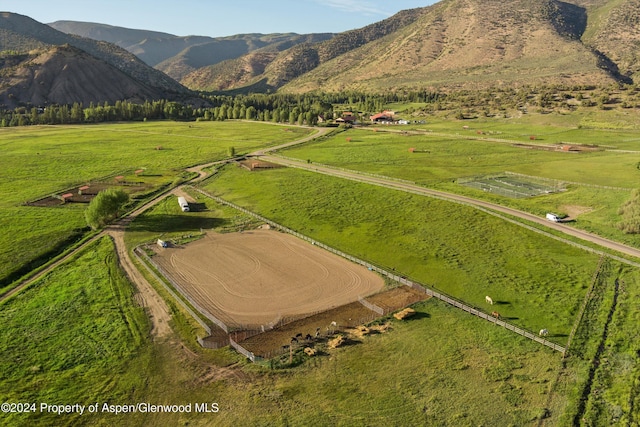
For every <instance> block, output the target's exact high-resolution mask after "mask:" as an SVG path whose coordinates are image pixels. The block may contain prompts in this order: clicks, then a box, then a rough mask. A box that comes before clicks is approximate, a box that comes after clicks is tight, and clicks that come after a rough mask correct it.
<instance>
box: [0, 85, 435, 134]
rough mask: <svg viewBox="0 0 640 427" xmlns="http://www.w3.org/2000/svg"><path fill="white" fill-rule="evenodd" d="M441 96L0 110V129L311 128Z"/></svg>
mask: <svg viewBox="0 0 640 427" xmlns="http://www.w3.org/2000/svg"><path fill="white" fill-rule="evenodd" d="M443 97H444V95H442V94H437V93H432V92H428V91H421V92H407V93H388V94H377V95H371V94H364V93H357V92H345V93H341V94H305V95H289V94H249V95H235V96H231V95H207V96H203V100H204V102H203V104H205V105H206V106H204V107H194V106H191V105H188V104H183V103H180V102H175V101H169V100H157V101H145V102H144V103H142V104H139V103H133V102H129V101H126V100H125V101H116V102H115V104H109V103H108V102H105V103H93V102H92V103H90V104H89V105H83V104H82V103H78V102H75V103H73V104H71V105H57V104H55V105H47V106H45V107H41V106H23V107H18V108H15V109H13V110H8V109H5V110H0V127H7V126H28V125H57V124H80V123H104V122H116V121H143V120H163V119H166V120H184V121H193V120H218V121H222V120H230V119H243V120H257V121H266V122H276V123H290V124H307V125H311V126H313V125H316V124H317V123H318V120H319V119H320V118H322V119H326V120H331V119H334V118H337V116H338V115H339V114H340V113H339V112H335V111H334V105H336V104H337V105H348V106H349V107H350V108H354V109H355V110H357V111H367V112H376V111H382V109H383V107H384V105H385V104H388V103H393V102H433V101H434V100H437V99H441V98H443Z"/></svg>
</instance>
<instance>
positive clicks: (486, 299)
mask: <svg viewBox="0 0 640 427" xmlns="http://www.w3.org/2000/svg"><path fill="white" fill-rule="evenodd" d="M484 300H485V301H486V302H487V303H488V304H491V305H493V300H492V299H491V297H490V296H489V295H487V296H486V297H484Z"/></svg>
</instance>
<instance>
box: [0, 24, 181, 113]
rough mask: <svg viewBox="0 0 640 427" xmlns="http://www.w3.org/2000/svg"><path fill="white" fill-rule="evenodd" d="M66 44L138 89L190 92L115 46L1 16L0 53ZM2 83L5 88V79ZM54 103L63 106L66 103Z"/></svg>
mask: <svg viewBox="0 0 640 427" xmlns="http://www.w3.org/2000/svg"><path fill="white" fill-rule="evenodd" d="M65 44H66V45H69V46H73V47H75V48H77V49H80V50H82V51H84V52H86V53H87V54H89V55H90V56H92V57H93V59H94V60H96V61H97V60H101V61H104V62H106V63H107V64H109V65H110V66H112V67H113V68H114V69H117V70H119V71H120V72H122V73H124V74H126V75H128V76H130V77H131V78H132V79H134V80H136V81H138V84H139V85H141V86H146V87H147V88H150V89H151V90H152V91H154V92H155V91H161V92H164V93H165V94H166V96H165V97H166V98H170V97H176V96H189V95H190V91H189V90H188V89H186V88H185V87H184V86H182V85H181V84H179V83H178V82H176V81H175V80H173V79H171V78H170V77H168V76H167V75H165V74H164V73H162V72H161V71H159V70H156V69H154V68H152V67H150V66H148V65H147V64H145V63H144V62H142V61H141V60H140V59H138V58H137V57H136V56H135V55H133V54H131V53H129V52H128V51H126V50H124V49H122V48H120V47H118V46H116V45H114V44H111V43H106V42H99V41H96V40H92V39H88V38H83V37H79V36H72V35H68V34H65V33H62V32H60V31H57V30H55V29H53V28H51V27H50V26H48V25H45V24H41V23H39V22H37V21H35V20H33V19H31V18H29V17H26V16H22V15H18V14H14V13H8V12H2V13H0V52H2V51H4V52H11V53H29V52H31V51H33V50H38V51H41V52H46V51H49V50H51V48H53V47H55V46H61V45H65ZM2 84H3V85H6V81H5V80H4V79H3V81H2ZM94 84H95V85H96V86H100V85H103V84H102V83H101V82H100V80H96V81H95V82H94ZM103 86H104V85H103ZM107 89H108V88H107ZM57 102H61V103H64V102H65V100H60V101H57Z"/></svg>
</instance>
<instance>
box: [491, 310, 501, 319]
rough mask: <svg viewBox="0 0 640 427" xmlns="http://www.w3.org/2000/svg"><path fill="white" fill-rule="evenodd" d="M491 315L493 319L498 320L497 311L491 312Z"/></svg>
mask: <svg viewBox="0 0 640 427" xmlns="http://www.w3.org/2000/svg"><path fill="white" fill-rule="evenodd" d="M491 315H492V316H493V317H495V318H496V319H499V318H500V313H498V312H497V311H494V312H492V313H491Z"/></svg>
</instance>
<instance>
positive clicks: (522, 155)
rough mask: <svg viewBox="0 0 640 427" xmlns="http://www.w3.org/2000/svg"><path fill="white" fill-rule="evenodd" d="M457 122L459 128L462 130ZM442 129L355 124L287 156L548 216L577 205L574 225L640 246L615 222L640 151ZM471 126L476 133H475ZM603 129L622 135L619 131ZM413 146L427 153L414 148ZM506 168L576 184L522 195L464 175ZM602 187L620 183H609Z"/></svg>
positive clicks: (637, 176) (636, 175)
mask: <svg viewBox="0 0 640 427" xmlns="http://www.w3.org/2000/svg"><path fill="white" fill-rule="evenodd" d="M454 125H455V127H457V128H458V129H457V130H455V131H454ZM487 126H488V127H486V126H482V128H484V129H488V128H490V127H494V128H501V129H503V131H504V128H505V127H510V128H511V129H512V130H511V133H510V134H506V131H505V133H502V134H499V135H494V136H493V137H496V138H508V139H513V138H516V137H518V135H516V132H515V129H520V131H519V133H520V135H522V139H523V140H524V136H525V135H528V134H529V132H526V130H532V129H530V126H524V129H523V128H518V125H516V124H511V123H505V121H497V120H494V121H491V122H489V123H487ZM538 126H540V127H542V125H538ZM434 128H436V129H434V130H435V131H437V132H438V135H429V134H424V135H403V134H399V133H389V132H372V131H370V130H349V131H347V132H343V133H340V134H338V135H336V136H334V137H332V138H328V139H326V140H323V141H322V142H319V143H311V144H306V145H304V146H301V147H297V148H291V149H288V150H285V151H283V152H282V154H283V155H286V156H289V157H294V158H298V159H302V160H310V161H312V162H315V163H322V164H328V165H333V166H336V167H341V168H345V169H351V170H356V171H361V172H367V173H375V174H380V175H385V176H390V177H396V178H400V179H406V180H409V181H412V182H416V183H418V184H421V185H425V186H428V187H432V188H436V189H440V190H444V191H448V192H453V193H458V194H464V195H468V196H470V197H475V198H479V199H485V200H489V201H492V202H496V203H499V204H502V205H506V206H510V207H514V208H517V209H521V210H525V211H529V212H532V213H534V214H537V215H541V216H544V214H545V213H546V212H556V213H558V214H569V213H571V212H572V211H575V210H576V209H577V210H578V211H580V212H581V215H580V218H579V220H578V222H577V223H575V224H574V225H575V226H576V227H579V228H583V229H585V230H588V231H593V232H597V233H599V234H601V235H603V236H606V237H610V238H613V239H616V240H619V241H623V242H625V243H627V244H630V245H634V246H636V247H640V238H638V236H634V235H625V234H623V233H622V232H621V231H619V230H618V229H616V228H615V224H616V222H618V221H619V217H618V213H617V210H618V208H619V207H620V206H621V205H622V204H623V203H624V201H625V200H627V199H628V198H629V197H630V194H631V189H633V188H636V187H637V186H638V184H639V183H640V168H639V166H638V165H639V164H640V152H637V153H627V152H618V151H600V152H590V153H579V154H573V153H572V154H569V153H564V152H549V151H543V150H532V149H525V148H518V147H514V146H512V145H511V144H508V143H502V142H492V141H483V140H466V139H462V136H463V135H464V131H463V130H462V129H461V125H460V124H455V123H454V124H452V122H451V121H448V122H443V123H440V124H439V127H438V124H434ZM394 129H397V128H394ZM537 130H539V129H537ZM566 131H567V132H568V131H569V130H566ZM466 132H469V134H468V135H471V136H472V137H473V138H475V135H476V134H475V132H473V131H466ZM549 132H551V131H549ZM558 132H560V131H558ZM571 132H576V133H578V132H579V133H580V135H581V137H582V138H587V137H588V136H589V135H592V133H593V131H591V130H580V129H575V130H571ZM600 132H602V133H603V134H605V135H614V136H615V137H616V138H617V137H620V133H619V132H608V131H600ZM622 133H624V134H625V135H626V138H627V139H629V140H632V139H634V140H635V141H637V138H640V133H638V131H634V132H631V131H629V132H628V133H627V132H622ZM487 137H489V136H487ZM348 139H349V140H348ZM527 139H528V136H527ZM616 140H617V139H616ZM582 142H585V143H586V142H587V141H582ZM609 142H611V143H613V141H609ZM535 143H543V142H540V141H535ZM634 147H635V148H636V149H638V150H639V151H640V142H633V143H631V142H630V143H628V144H626V145H625V149H631V148H634ZM410 148H415V149H416V151H417V150H422V151H424V152H420V153H419V152H415V153H411V152H410V151H409V149H410ZM505 171H509V172H515V173H520V174H524V175H527V176H532V177H536V178H546V179H552V180H558V181H568V182H573V183H576V184H569V185H568V187H567V191H563V192H560V193H557V194H552V195H545V196H539V197H535V198H530V199H519V200H515V199H511V198H509V197H503V196H499V195H494V194H491V193H487V192H484V191H482V190H479V189H470V188H467V187H465V186H463V185H459V184H458V183H457V180H458V179H468V178H470V177H476V176H486V175H491V174H497V173H504V172H505ZM602 186H610V187H618V188H620V189H610V188H601V187H602Z"/></svg>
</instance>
